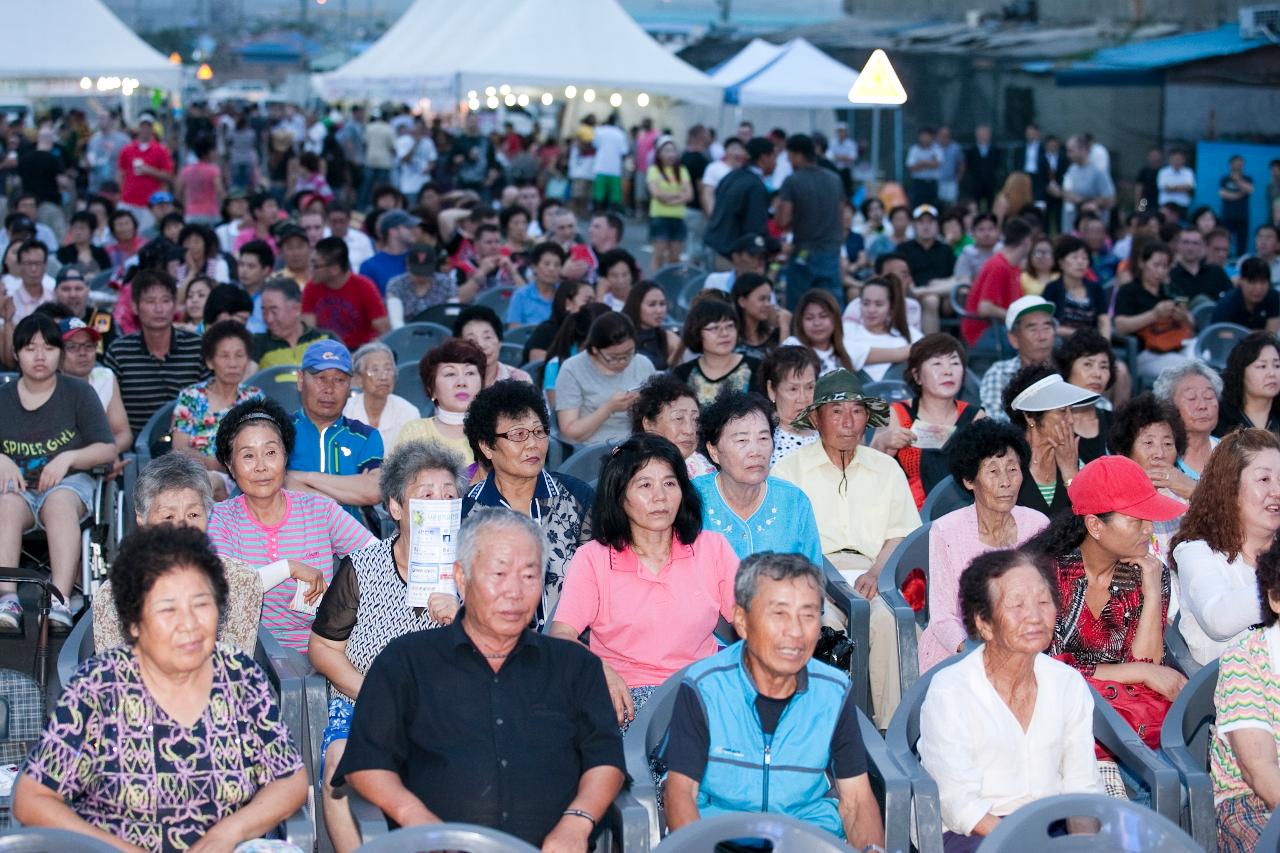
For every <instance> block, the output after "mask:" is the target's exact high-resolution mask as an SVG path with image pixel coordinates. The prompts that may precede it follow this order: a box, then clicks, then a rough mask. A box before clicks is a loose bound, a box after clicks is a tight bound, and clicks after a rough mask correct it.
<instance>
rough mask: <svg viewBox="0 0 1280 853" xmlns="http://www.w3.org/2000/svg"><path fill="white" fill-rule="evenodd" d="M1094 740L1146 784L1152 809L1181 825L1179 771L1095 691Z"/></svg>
mask: <svg viewBox="0 0 1280 853" xmlns="http://www.w3.org/2000/svg"><path fill="white" fill-rule="evenodd" d="M1090 689H1091V690H1092V688H1090ZM1093 737H1094V739H1095V740H1096V741H1098V743H1100V744H1102V745H1103V746H1104V747H1106V748H1107V751H1108V752H1110V753H1111V755H1112V756H1114V757H1115V760H1116V763H1118V764H1119V765H1120V766H1121V767H1123V768H1124V769H1126V770H1128V771H1129V772H1130V773H1131V774H1133V775H1134V776H1137V777H1138V778H1139V779H1141V780H1142V783H1143V784H1144V785H1146V787H1147V788H1148V790H1150V791H1151V807H1152V808H1153V809H1155V810H1156V811H1157V812H1159V813H1160V814H1162V815H1164V816H1165V817H1167V818H1168V819H1169V820H1171V821H1173V822H1174V823H1177V822H1178V817H1179V813H1180V812H1181V811H1182V786H1181V784H1180V783H1179V781H1178V771H1177V770H1175V769H1174V768H1173V767H1172V766H1170V765H1169V764H1166V763H1165V762H1164V761H1161V760H1160V758H1159V756H1157V755H1156V753H1155V752H1153V751H1152V750H1151V749H1150V748H1149V747H1148V746H1147V745H1146V744H1145V743H1143V742H1142V739H1141V738H1140V737H1138V733H1137V732H1135V731H1134V730H1133V727H1132V726H1130V725H1129V724H1128V723H1127V722H1125V720H1124V718H1123V717H1121V716H1120V714H1119V713H1117V712H1116V710H1115V709H1114V708H1112V707H1111V705H1110V704H1108V702H1107V700H1105V699H1103V698H1102V696H1100V695H1099V694H1098V692H1097V691H1096V690H1094V691H1093Z"/></svg>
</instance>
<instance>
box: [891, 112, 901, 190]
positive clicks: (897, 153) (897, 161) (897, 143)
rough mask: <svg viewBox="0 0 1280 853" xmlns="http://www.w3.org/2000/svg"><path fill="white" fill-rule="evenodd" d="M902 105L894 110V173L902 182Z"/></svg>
mask: <svg viewBox="0 0 1280 853" xmlns="http://www.w3.org/2000/svg"><path fill="white" fill-rule="evenodd" d="M902 158H903V155H902V107H896V108H895V109H894V111H893V174H894V176H895V178H894V179H895V180H896V181H897V182H898V183H902Z"/></svg>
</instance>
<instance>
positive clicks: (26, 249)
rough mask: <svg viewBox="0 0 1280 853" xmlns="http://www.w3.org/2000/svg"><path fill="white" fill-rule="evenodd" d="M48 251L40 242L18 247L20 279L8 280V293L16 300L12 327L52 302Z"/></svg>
mask: <svg viewBox="0 0 1280 853" xmlns="http://www.w3.org/2000/svg"><path fill="white" fill-rule="evenodd" d="M48 266H49V248H48V247H47V246H45V244H44V243H41V242H40V241H39V240H27V241H26V242H24V243H23V244H22V245H21V246H19V247H18V275H17V277H16V280H15V279H14V277H13V276H7V277H6V279H7V280H6V281H5V290H6V291H7V293H8V296H9V298H10V299H12V300H13V318H12V319H11V320H10V322H12V323H17V322H19V321H21V320H22V319H23V318H24V317H26V316H28V315H30V314H31V312H32V311H34V310H36V306H37V305H39V304H40V303H41V302H50V301H52V300H53V286H54V281H53V278H52V277H51V276H50V275H49V274H48V272H47V268H48Z"/></svg>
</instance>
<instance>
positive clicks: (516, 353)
mask: <svg viewBox="0 0 1280 853" xmlns="http://www.w3.org/2000/svg"><path fill="white" fill-rule="evenodd" d="M521 328H524V327H521ZM498 361H500V362H502V363H503V364H505V365H507V366H508V367H519V366H520V365H521V364H523V363H524V344H521V343H516V342H514V341H503V342H502V344H501V345H500V346H499V347H498Z"/></svg>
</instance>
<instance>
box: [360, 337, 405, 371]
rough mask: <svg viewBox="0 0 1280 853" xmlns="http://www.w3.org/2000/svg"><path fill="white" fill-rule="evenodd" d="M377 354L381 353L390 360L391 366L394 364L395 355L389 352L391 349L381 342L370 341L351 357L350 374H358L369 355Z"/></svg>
mask: <svg viewBox="0 0 1280 853" xmlns="http://www.w3.org/2000/svg"><path fill="white" fill-rule="evenodd" d="M378 353H382V354H383V355H385V356H386V357H387V358H389V359H391V363H392V364H393V365H394V364H395V363H396V354H395V353H394V352H392V351H391V347H389V346H387V345H386V344H384V343H383V342H382V341H370V342H369V343H367V344H365V345H364V346H362V347H360V348H359V349H358V350H356V351H355V352H354V353H353V354H352V355H351V370H352V372H354V373H359V372H360V370H361V366H362V365H363V364H364V361H365V359H367V358H368V357H369V356H371V355H377V354H378Z"/></svg>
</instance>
